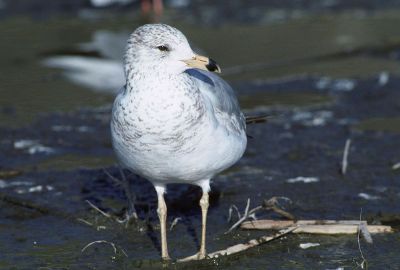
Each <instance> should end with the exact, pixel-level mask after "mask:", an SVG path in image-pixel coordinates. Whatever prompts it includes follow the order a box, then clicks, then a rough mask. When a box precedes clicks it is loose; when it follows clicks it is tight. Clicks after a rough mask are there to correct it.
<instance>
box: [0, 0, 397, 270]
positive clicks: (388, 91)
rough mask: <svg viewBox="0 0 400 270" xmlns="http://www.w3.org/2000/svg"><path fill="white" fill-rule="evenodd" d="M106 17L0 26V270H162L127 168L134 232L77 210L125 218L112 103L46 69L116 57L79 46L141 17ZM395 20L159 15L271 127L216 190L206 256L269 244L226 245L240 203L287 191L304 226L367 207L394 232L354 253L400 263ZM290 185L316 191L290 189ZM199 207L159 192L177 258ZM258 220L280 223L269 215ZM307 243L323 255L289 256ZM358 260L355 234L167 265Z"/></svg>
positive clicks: (188, 247) (286, 241)
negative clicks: (215, 65) (68, 60)
mask: <svg viewBox="0 0 400 270" xmlns="http://www.w3.org/2000/svg"><path fill="white" fill-rule="evenodd" d="M202 8H204V6H203V7H202ZM210 8H211V5H210ZM101 14H102V15H101V16H102V17H101V19H99V18H97V19H90V20H88V19H72V18H70V17H68V16H66V17H54V18H48V19H45V20H37V19H28V18H27V17H23V16H22V17H21V16H17V17H7V18H5V19H3V20H2V21H0V29H1V31H0V32H1V33H3V35H4V36H5V37H7V38H6V39H4V40H3V41H2V42H1V43H0V53H1V59H2V61H0V69H1V72H0V82H1V86H0V89H1V90H0V228H1V229H0V269H136V268H143V269H151V268H163V267H165V265H164V266H163V264H162V263H161V262H160V260H159V253H160V243H159V225H158V221H157V216H156V213H155V207H156V197H155V192H154V190H153V187H152V186H151V184H149V183H148V182H147V181H146V180H144V179H139V178H138V177H136V176H135V175H131V174H130V173H129V172H125V173H126V174H127V175H128V178H129V179H130V180H131V186H132V189H133V190H134V191H135V192H136V194H137V205H136V207H137V209H138V213H139V216H140V219H141V220H142V222H143V224H142V225H140V226H137V225H134V224H131V225H130V226H129V227H128V228H126V227H125V226H124V225H122V224H119V223H118V222H116V221H114V220H112V219H109V218H106V217H104V216H102V215H101V214H99V212H96V211H94V210H93V209H92V208H90V207H89V206H88V204H87V203H86V202H85V200H89V201H91V202H93V203H94V204H96V205H97V206H98V207H100V208H101V209H103V210H104V211H106V212H108V213H110V214H112V215H113V216H115V217H120V218H122V217H123V215H124V212H125V210H126V205H127V204H126V198H125V195H124V193H123V192H122V190H121V187H120V186H118V185H116V183H115V182H114V181H113V180H112V179H110V177H109V176H108V175H107V174H106V173H105V171H104V170H106V171H107V172H109V173H110V174H112V175H113V176H115V177H117V178H119V177H120V173H119V170H118V168H117V167H116V166H115V163H116V160H115V159H114V156H113V153H112V149H111V144H110V134H109V128H108V125H109V117H110V115H109V114H110V109H111V102H112V100H113V92H107V91H101V92H99V91H96V88H95V87H92V88H91V87H90V86H87V85H84V84H79V83H77V81H74V80H70V79H69V78H71V77H68V76H66V74H68V73H66V72H68V68H66V69H64V70H61V69H56V68H49V67H46V66H45V65H44V64H43V61H44V60H46V59H48V58H49V57H54V56H60V55H64V56H70V57H71V56H79V57H89V58H90V59H92V58H94V57H96V58H99V57H100V59H105V58H108V59H114V60H115V61H117V59H118V55H120V54H121V52H120V51H118V50H117V49H115V51H112V52H108V54H107V53H104V52H102V51H101V50H100V49H97V50H96V49H93V48H92V49H90V50H85V49H83V48H82V46H79V45H78V44H82V43H88V42H90V41H91V40H92V41H93V39H94V36H95V31H97V30H107V31H110V32H112V33H126V32H129V31H131V30H133V29H134V28H135V27H136V26H137V25H139V24H141V23H142V20H141V19H140V18H138V16H137V14H136V15H135V16H134V17H132V16H129V15H127V14H120V13H116V14H117V15H118V14H119V15H118V16H116V14H114V15H108V16H104V14H103V13H101ZM360 14H361V15H360ZM399 14H400V11H398V10H396V9H393V10H374V9H373V10H372V11H371V10H368V12H367V11H364V12H362V13H360V11H353V10H347V9H345V10H344V11H340V12H334V11H332V12H330V13H323V12H321V13H320V12H316V11H315V10H314V11H313V12H308V11H307V10H304V11H303V15H302V16H301V17H299V18H291V17H290V18H286V19H281V20H278V21H268V20H266V21H262V20H257V21H246V20H245V21H241V20H239V19H237V21H236V22H231V21H230V20H226V21H224V20H223V19H222V18H221V24H220V25H219V26H218V27H207V26H206V25H207V24H199V25H195V24H193V23H192V22H191V21H190V20H188V19H187V18H186V19H185V16H181V17H180V16H179V14H177V13H176V11H174V10H167V11H166V14H165V18H163V20H164V21H165V22H167V23H171V24H172V23H173V24H174V25H177V26H178V27H179V28H180V29H182V30H183V31H184V33H185V34H187V36H188V37H189V39H190V40H191V41H192V42H193V44H194V45H195V47H197V48H200V49H201V50H202V51H203V52H204V53H206V54H208V55H211V56H213V58H216V60H217V61H218V62H219V63H220V64H221V66H222V68H223V72H224V71H225V72H224V73H223V74H225V75H224V76H225V78H226V79H227V80H228V81H229V82H231V83H232V85H233V86H234V88H235V90H236V91H237V93H238V96H239V99H240V103H241V105H242V107H243V109H244V110H245V112H246V114H249V115H254V114H268V115H270V116H271V119H270V121H269V122H268V123H264V124H258V125H253V126H249V128H248V133H249V135H251V136H252V137H253V139H250V140H249V145H248V148H247V151H246V153H245V155H244V157H243V158H242V159H241V160H240V161H239V162H238V164H236V165H235V166H234V167H232V168H231V169H229V170H228V171H226V172H224V173H222V174H221V175H219V176H217V177H216V178H215V179H214V182H213V184H212V193H211V206H210V211H209V221H208V231H207V237H208V239H207V242H208V246H207V248H208V250H209V251H214V250H218V249H221V248H226V247H227V246H228V245H233V244H236V243H240V242H245V241H247V240H249V239H253V238H256V237H257V236H260V235H261V234H264V233H266V232H253V231H242V230H236V231H234V232H232V233H231V234H228V235H225V234H224V232H225V231H226V230H227V229H228V228H229V227H230V225H231V224H228V223H227V217H228V209H229V207H230V206H231V205H232V204H234V205H237V206H238V207H239V209H241V210H242V211H243V210H244V207H245V204H246V200H247V199H248V198H250V199H251V206H256V205H259V204H261V203H262V201H263V200H264V199H268V198H270V197H272V196H285V197H288V198H290V199H291V201H292V203H291V204H287V205H286V207H287V210H288V211H290V212H291V213H292V214H294V215H295V216H296V217H298V218H301V219H358V218H359V215H360V211H361V209H362V215H363V217H364V218H365V219H367V220H368V221H369V222H371V223H376V224H390V225H393V226H394V227H395V229H396V232H395V233H392V234H387V235H374V236H373V239H374V244H372V245H369V244H367V243H365V242H363V241H361V245H362V250H363V253H364V256H365V258H366V259H367V261H368V263H369V267H370V269H398V268H399V267H400V259H399V256H398V254H399V252H400V235H399V233H398V229H399V224H400V214H399V213H400V204H399V203H398V201H399V199H400V170H399V169H395V168H396V167H394V166H393V165H395V164H397V163H399V162H400V151H399V150H400V129H399V127H400V120H399V117H400V92H399V91H398V89H399V87H400V76H399V70H400V63H399V61H398V58H397V57H396V55H398V51H399V44H400V43H399V42H400V30H399V28H398V27H397V26H398V25H399V23H400V17H399ZM264 15H265V14H264ZM265 16H266V18H270V17H268V16H271V15H268V14H266V15H265ZM122 36H123V34H122ZM111 47H113V48H116V47H118V46H114V45H113V46H111ZM120 47H121V48H122V47H123V46H120ZM80 63H81V62H80ZM71 69H72V68H71ZM349 138H350V139H351V140H352V143H351V147H350V152H349V167H348V172H347V174H346V175H345V176H343V175H341V174H340V172H339V171H340V166H341V159H342V154H343V148H344V145H345V142H346V140H347V139H349ZM299 176H303V177H315V178H317V180H318V181H316V182H313V183H303V182H298V183H289V182H288V181H287V180H288V179H291V178H296V177H299ZM200 196H201V193H200V190H199V189H198V188H196V187H191V186H185V185H172V186H170V187H169V192H168V194H167V196H166V200H167V205H168V211H169V219H168V223H169V224H171V222H172V221H173V220H174V219H175V218H181V220H180V221H179V222H178V223H177V225H176V226H175V227H174V229H173V230H172V231H169V232H168V241H169V243H168V244H169V248H170V255H171V256H172V257H173V258H180V257H184V256H187V255H191V254H193V253H195V252H196V251H197V249H198V246H199V238H200V231H199V229H200V225H201V224H200V221H201V220H200V208H199V206H198V200H199V198H200ZM258 217H259V218H262V217H270V218H275V219H278V218H279V217H278V216H277V215H276V214H272V213H268V212H260V214H259V216H258ZM267 233H272V232H267ZM99 240H105V241H109V242H112V243H114V244H115V247H116V250H117V252H116V253H114V250H113V247H112V246H111V245H109V244H107V243H99V244H96V245H92V246H90V247H88V248H87V249H86V250H85V251H84V252H82V249H83V247H85V246H86V245H87V244H88V243H91V242H93V241H99ZM308 242H311V243H319V244H320V246H317V247H313V248H309V249H301V248H300V247H299V244H300V243H308ZM122 250H123V251H122ZM124 252H125V253H126V255H127V257H126V255H125V254H124ZM361 261H362V258H361V256H360V252H359V249H358V245H357V237H356V236H355V235H354V236H353V235H350V236H310V235H289V236H287V237H285V238H282V239H279V240H277V241H274V242H271V243H268V244H266V245H263V246H260V247H257V248H254V249H251V250H249V251H246V252H244V253H242V254H238V255H235V256H231V257H229V258H221V259H218V260H211V261H204V262H194V263H186V264H176V263H171V264H170V265H168V266H169V267H170V268H172V269H175V268H176V269H185V268H189V267H190V268H193V269H208V268H210V267H211V268H218V269H219V268H222V269H337V268H339V267H343V268H344V269H357V268H359V266H358V263H361Z"/></svg>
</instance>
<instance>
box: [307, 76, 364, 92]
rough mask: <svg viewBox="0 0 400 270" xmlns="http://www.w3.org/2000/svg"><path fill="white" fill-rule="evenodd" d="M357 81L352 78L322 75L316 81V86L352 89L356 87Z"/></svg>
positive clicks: (340, 89)
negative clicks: (334, 77)
mask: <svg viewBox="0 0 400 270" xmlns="http://www.w3.org/2000/svg"><path fill="white" fill-rule="evenodd" d="M356 85H357V82H356V81H355V80H351V79H331V78H328V77H322V78H321V79H319V80H318V81H317V82H316V83H315V87H316V88H317V89H320V90H324V89H331V90H334V91H351V90H353V89H354V87H356Z"/></svg>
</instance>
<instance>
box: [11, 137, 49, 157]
mask: <svg viewBox="0 0 400 270" xmlns="http://www.w3.org/2000/svg"><path fill="white" fill-rule="evenodd" d="M14 148H15V149H21V150H25V151H27V152H28V153H29V154H31V155H34V154H39V153H44V154H51V153H53V152H54V149H53V148H51V147H47V146H44V145H42V144H40V143H39V142H38V141H36V140H19V141H15V142H14Z"/></svg>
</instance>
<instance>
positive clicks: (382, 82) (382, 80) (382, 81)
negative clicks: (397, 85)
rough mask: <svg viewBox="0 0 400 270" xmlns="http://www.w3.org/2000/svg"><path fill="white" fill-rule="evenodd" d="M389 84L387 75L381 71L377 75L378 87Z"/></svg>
mask: <svg viewBox="0 0 400 270" xmlns="http://www.w3.org/2000/svg"><path fill="white" fill-rule="evenodd" d="M388 82H389V73H387V72H386V71H383V72H381V73H380V74H379V77H378V84H379V86H385V85H386V84H387V83H388Z"/></svg>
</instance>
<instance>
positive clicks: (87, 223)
mask: <svg viewBox="0 0 400 270" xmlns="http://www.w3.org/2000/svg"><path fill="white" fill-rule="evenodd" d="M76 220H78V221H80V222H82V223H85V224H86V225H88V226H93V223H91V222H89V221H87V220H85V219H83V218H77V219H76Z"/></svg>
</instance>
